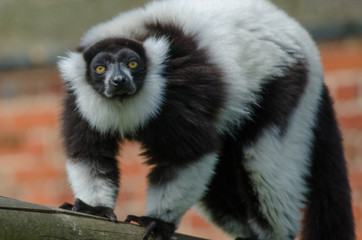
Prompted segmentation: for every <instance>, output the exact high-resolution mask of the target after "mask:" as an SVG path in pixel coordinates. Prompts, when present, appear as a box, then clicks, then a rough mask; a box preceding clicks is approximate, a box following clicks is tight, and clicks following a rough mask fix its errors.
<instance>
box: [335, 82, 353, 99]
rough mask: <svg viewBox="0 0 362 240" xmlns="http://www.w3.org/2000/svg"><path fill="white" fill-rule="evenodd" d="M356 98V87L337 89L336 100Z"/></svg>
mask: <svg viewBox="0 0 362 240" xmlns="http://www.w3.org/2000/svg"><path fill="white" fill-rule="evenodd" d="M357 97H358V86H357V85H351V86H340V87H338V88H337V98H338V99H339V100H352V99H356V98H357Z"/></svg>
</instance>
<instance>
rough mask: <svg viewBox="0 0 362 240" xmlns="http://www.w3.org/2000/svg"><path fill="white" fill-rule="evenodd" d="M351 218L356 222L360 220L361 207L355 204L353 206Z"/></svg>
mask: <svg viewBox="0 0 362 240" xmlns="http://www.w3.org/2000/svg"><path fill="white" fill-rule="evenodd" d="M353 216H354V219H355V221H356V222H357V221H360V220H361V207H360V206H359V205H357V204H355V205H354V206H353Z"/></svg>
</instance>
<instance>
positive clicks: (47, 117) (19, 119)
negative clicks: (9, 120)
mask: <svg viewBox="0 0 362 240" xmlns="http://www.w3.org/2000/svg"><path fill="white" fill-rule="evenodd" d="M29 111H30V112H29V113H23V114H20V115H17V116H15V117H14V119H13V121H14V123H13V124H14V126H16V128H17V129H26V128H33V127H36V126H50V127H54V126H55V125H56V123H57V121H58V116H57V113H55V112H46V111H44V112H37V113H32V112H31V109H29Z"/></svg>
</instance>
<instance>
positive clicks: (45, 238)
mask: <svg viewBox="0 0 362 240" xmlns="http://www.w3.org/2000/svg"><path fill="white" fill-rule="evenodd" d="M143 230H144V229H143V228H142V227H139V226H136V225H133V224H126V223H122V222H118V223H112V222H110V221H108V219H106V218H102V217H97V216H93V215H88V214H82V213H77V212H73V211H68V210H63V209H59V208H53V207H47V206H43V205H38V204H33V203H27V202H22V201H18V200H14V199H9V198H5V197H0V239H6V240H19V239H21V240H52V239H63V240H73V239H74V240H75V239H76V240H83V239H84V240H90V239H92V240H105V239H107V240H140V239H142V233H143ZM151 239H153V238H152V237H150V240H151ZM172 240H202V239H201V238H195V237H191V236H186V235H182V234H174V236H173V237H172Z"/></svg>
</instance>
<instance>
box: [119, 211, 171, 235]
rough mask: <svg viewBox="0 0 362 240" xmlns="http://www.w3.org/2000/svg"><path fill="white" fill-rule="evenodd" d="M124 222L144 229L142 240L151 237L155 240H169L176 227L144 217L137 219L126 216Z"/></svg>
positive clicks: (132, 216)
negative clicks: (136, 224) (133, 223)
mask: <svg viewBox="0 0 362 240" xmlns="http://www.w3.org/2000/svg"><path fill="white" fill-rule="evenodd" d="M125 222H126V223H130V222H136V223H138V224H139V225H140V226H142V227H144V228H145V231H144V232H143V235H142V239H143V240H147V239H148V238H149V236H151V235H152V236H153V238H154V239H156V240H169V239H171V236H172V234H173V233H174V232H175V230H176V227H175V225H174V224H173V223H168V222H165V221H162V220H159V219H156V218H151V217H145V216H143V217H137V216H134V215H128V216H127V218H126V220H125Z"/></svg>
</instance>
